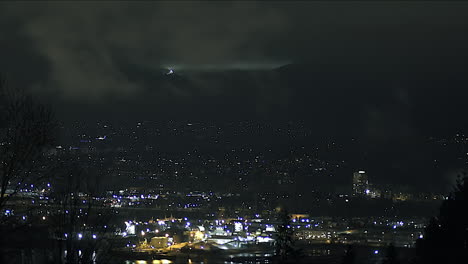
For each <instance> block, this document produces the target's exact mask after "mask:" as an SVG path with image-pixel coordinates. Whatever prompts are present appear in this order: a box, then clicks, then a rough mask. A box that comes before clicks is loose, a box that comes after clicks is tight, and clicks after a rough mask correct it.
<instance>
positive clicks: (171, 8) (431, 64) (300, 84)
mask: <svg viewBox="0 0 468 264" xmlns="http://www.w3.org/2000/svg"><path fill="white" fill-rule="evenodd" d="M466 14H468V3H463V2H461V1H460V2H452V3H448V2H440V3H439V2H436V1H402V2H397V1H381V2H379V1H362V2H347V1H346V2H338V1H328V2H326V1H325V2H319V1H310V2H306V1H298V2H291V1H288V2H281V1H273V2H264V1H262V2H253V1H239V2H227V1H226V2H224V1H222V2H219V3H209V2H196V1H187V2H183V1H174V2H172V3H169V2H150V1H143V2H137V3H127V2H114V3H113V2H101V3H92V2H85V3H79V2H73V1H71V2H67V3H62V4H60V3H55V2H50V3H27V2H18V3H13V2H12V3H2V4H0V32H2V33H1V34H0V71H1V72H2V73H4V74H6V76H7V77H8V79H9V82H10V83H11V84H12V85H16V86H20V87H25V88H27V89H29V90H31V91H32V92H33V93H34V94H35V95H37V97H38V98H40V99H41V100H43V101H45V102H47V103H49V104H51V105H52V106H53V107H54V109H55V110H56V112H57V116H58V118H59V119H60V120H61V121H63V122H69V121H76V120H81V121H89V122H94V121H96V120H114V121H115V120H153V121H163V120H180V121H185V120H187V121H203V122H226V121H234V120H254V121H262V122H263V121H266V122H286V121H295V120H297V121H303V122H304V124H305V125H306V126H308V127H310V128H311V129H313V131H314V133H315V137H313V138H311V139H310V140H311V141H319V140H322V139H323V138H337V139H343V140H345V139H347V138H348V139H349V138H357V139H359V142H361V143H360V145H359V146H358V147H356V146H354V148H355V149H353V151H356V152H357V153H360V154H362V156H363V157H370V158H367V159H366V161H365V162H363V164H364V165H365V166H368V167H372V166H373V167H375V169H377V168H380V173H381V174H382V175H385V177H386V178H388V179H392V177H396V178H398V179H400V181H403V180H404V179H407V176H408V175H411V177H410V178H411V179H413V181H412V182H411V183H412V184H417V183H418V182H419V181H421V180H425V179H429V180H431V181H432V180H433V179H435V178H437V177H442V176H440V175H433V174H434V173H431V172H430V168H427V166H426V165H427V164H426V163H425V162H427V160H430V159H431V157H429V156H428V155H430V154H428V153H427V151H426V150H425V149H424V147H422V145H423V143H424V142H425V140H427V138H429V137H431V136H437V137H450V136H453V135H455V134H456V133H463V132H466V131H467V128H468V119H467V118H466V98H468V89H467V84H468V75H467V70H468V63H467V62H468V49H467V48H466V47H468V34H467V33H468V19H466ZM169 69H172V70H173V71H174V74H171V75H167V72H168V71H169ZM363 153H365V154H363ZM424 167H426V170H422V169H421V168H424ZM397 182H398V181H397Z"/></svg>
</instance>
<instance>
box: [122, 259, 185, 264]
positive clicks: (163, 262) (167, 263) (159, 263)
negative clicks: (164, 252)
mask: <svg viewBox="0 0 468 264" xmlns="http://www.w3.org/2000/svg"><path fill="white" fill-rule="evenodd" d="M171 263H173V262H172V260H169V259H154V260H150V261H146V260H137V261H126V264H171ZM188 263H192V262H191V260H190V259H189V262H188Z"/></svg>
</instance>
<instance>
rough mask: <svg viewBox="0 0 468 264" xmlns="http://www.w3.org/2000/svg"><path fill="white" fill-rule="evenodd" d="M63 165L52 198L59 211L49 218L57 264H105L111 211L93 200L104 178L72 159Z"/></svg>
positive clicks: (107, 256) (93, 169) (92, 169)
mask: <svg viewBox="0 0 468 264" xmlns="http://www.w3.org/2000/svg"><path fill="white" fill-rule="evenodd" d="M65 159H66V158H65ZM64 165H65V166H66V168H64V169H63V170H60V171H61V172H62V173H59V174H58V175H57V177H56V178H57V179H56V188H55V190H54V191H53V192H52V193H51V195H50V197H51V198H52V199H54V200H55V201H56V202H57V203H58V204H60V210H58V211H57V212H55V213H53V214H52V215H50V217H49V218H50V222H49V223H50V229H51V230H52V231H53V234H54V238H55V239H54V241H55V242H56V245H55V247H54V248H55V249H56V252H55V253H56V254H55V256H54V263H71V264H73V263H81V264H86V263H96V261H97V260H99V262H100V263H104V262H106V261H107V260H109V259H108V258H109V257H110V255H109V254H108V252H109V250H110V248H109V246H110V244H109V243H108V240H107V239H106V237H107V235H108V234H109V233H110V227H108V224H109V222H110V218H111V215H112V213H111V211H112V210H111V208H103V207H102V203H100V202H99V201H96V200H95V199H94V197H97V196H99V193H100V192H101V190H100V189H99V188H100V186H101V184H100V180H101V179H102V177H99V175H98V174H99V173H98V172H96V170H95V168H88V169H84V168H82V167H81V166H80V164H77V163H74V162H73V161H71V159H70V160H68V161H67V162H65V163H64ZM65 250H66V252H67V254H66V255H63V252H64V251H65Z"/></svg>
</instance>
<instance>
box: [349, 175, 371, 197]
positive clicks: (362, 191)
mask: <svg viewBox="0 0 468 264" xmlns="http://www.w3.org/2000/svg"><path fill="white" fill-rule="evenodd" d="M369 192H370V190H369V179H368V177H367V174H366V172H365V171H357V172H355V173H353V195H354V196H365V195H368V194H369Z"/></svg>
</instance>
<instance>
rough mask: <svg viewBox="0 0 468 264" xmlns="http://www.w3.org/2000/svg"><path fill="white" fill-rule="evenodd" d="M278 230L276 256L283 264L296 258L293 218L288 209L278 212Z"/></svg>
mask: <svg viewBox="0 0 468 264" xmlns="http://www.w3.org/2000/svg"><path fill="white" fill-rule="evenodd" d="M278 221H279V224H278V230H277V235H276V239H275V255H276V256H277V257H278V258H279V260H280V261H281V262H285V261H287V259H288V258H290V257H293V256H294V248H293V231H292V228H291V216H290V215H289V213H288V211H287V210H286V209H280V210H279V212H278Z"/></svg>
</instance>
